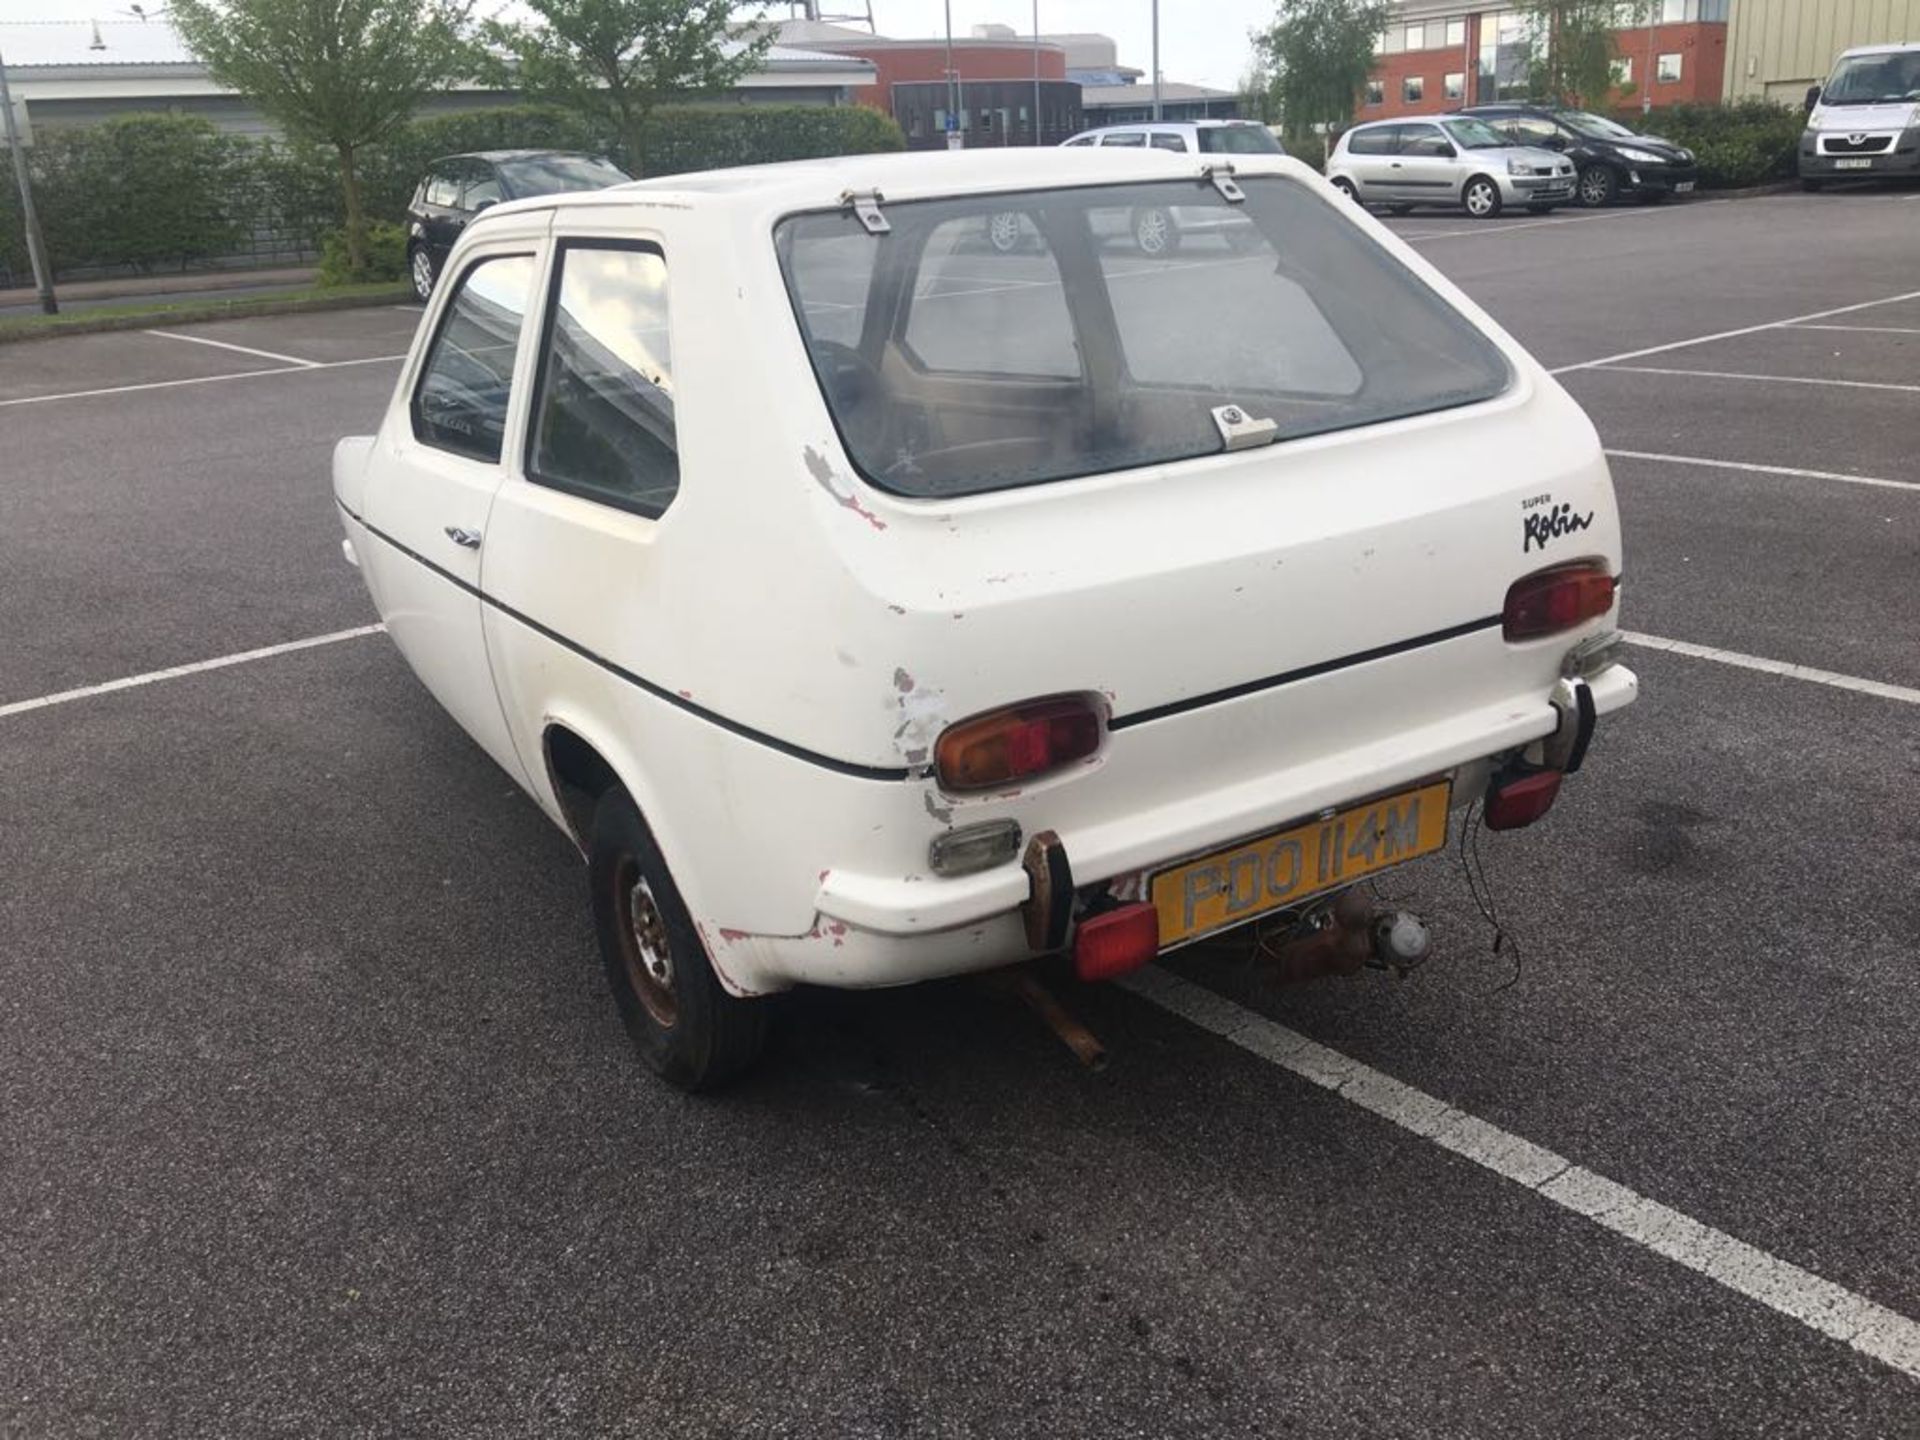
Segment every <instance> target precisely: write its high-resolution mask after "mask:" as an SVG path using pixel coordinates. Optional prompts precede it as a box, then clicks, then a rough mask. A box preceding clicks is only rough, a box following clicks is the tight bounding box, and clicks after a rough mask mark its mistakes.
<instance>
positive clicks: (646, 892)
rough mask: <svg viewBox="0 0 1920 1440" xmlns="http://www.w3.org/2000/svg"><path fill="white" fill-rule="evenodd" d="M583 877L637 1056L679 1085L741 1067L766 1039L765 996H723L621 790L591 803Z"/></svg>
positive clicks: (704, 1081) (649, 838)
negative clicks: (590, 825) (761, 998)
mask: <svg viewBox="0 0 1920 1440" xmlns="http://www.w3.org/2000/svg"><path fill="white" fill-rule="evenodd" d="M587 883H588V887H589V891H590V894H591V898H592V902H593V925H594V929H595V931H596V932H597V933H598V936H599V940H600V958H601V962H602V964H603V965H604V966H605V968H606V972H607V983H608V985H609V986H610V987H611V989H612V991H613V1000H614V1004H615V1006H616V1007H618V1009H619V1011H620V1018H621V1020H622V1021H623V1022H625V1024H626V1027H627V1034H628V1035H629V1036H630V1037H632V1040H633V1046H634V1049H636V1050H637V1051H639V1052H640V1058H641V1059H643V1060H644V1061H646V1062H647V1064H648V1065H649V1066H651V1067H652V1069H653V1070H654V1071H655V1073H657V1074H658V1075H659V1076H660V1077H661V1078H662V1079H664V1080H666V1081H667V1082H668V1083H669V1084H671V1085H675V1086H678V1087H679V1088H680V1089H682V1090H708V1089H712V1088H713V1087H714V1086H716V1085H719V1084H721V1083H723V1082H724V1081H726V1080H728V1079H731V1078H732V1077H733V1076H735V1075H737V1074H739V1073H740V1072H741V1071H742V1070H744V1069H746V1068H747V1067H748V1066H749V1065H751V1064H752V1063H753V1061H754V1060H755V1059H756V1058H757V1057H758V1055H759V1054H760V1050H761V1047H762V1046H763V1045H764V1044H765V1043H766V1034H767V1010H766V1002H765V1001H764V1000H742V999H740V998H738V997H737V996H733V995H729V994H728V993H727V992H726V990H725V989H724V988H723V987H722V986H721V984H720V980H719V977H718V976H716V975H715V974H714V972H713V966H712V964H711V963H710V962H709V961H708V959H707V952H706V946H705V945H704V944H703V943H702V941H701V938H700V934H699V932H698V931H697V930H696V929H695V928H694V924H693V920H692V917H690V916H689V915H688V914H687V907H686V903H685V902H684V901H682V900H681V898H680V891H679V889H678V887H676V886H675V885H674V883H673V876H672V875H671V874H669V873H668V871H667V865H666V861H665V860H664V859H662V858H661V855H660V849H659V847H658V846H657V845H656V844H654V840H653V835H652V833H651V832H650V831H649V830H648V829H647V825H646V822H645V821H644V820H642V819H641V818H640V812H639V810H638V809H636V808H635V806H634V803H633V801H632V799H631V798H629V796H628V795H627V792H626V791H624V790H622V789H621V788H620V787H619V786H617V785H616V786H613V787H612V788H610V789H609V790H608V791H607V792H606V793H605V794H604V795H602V796H601V797H600V802H599V804H598V805H596V806H595V807H594V812H593V830H592V833H591V835H590V837H589V840H588V845H587Z"/></svg>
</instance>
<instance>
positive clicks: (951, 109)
mask: <svg viewBox="0 0 1920 1440" xmlns="http://www.w3.org/2000/svg"><path fill="white" fill-rule="evenodd" d="M965 143H966V142H965V140H964V138H963V137H962V136H961V134H960V74H959V72H958V71H957V70H955V69H954V68H953V0H947V148H948V149H949V150H958V149H959V148H960V147H961V146H962V145H963V144H965Z"/></svg>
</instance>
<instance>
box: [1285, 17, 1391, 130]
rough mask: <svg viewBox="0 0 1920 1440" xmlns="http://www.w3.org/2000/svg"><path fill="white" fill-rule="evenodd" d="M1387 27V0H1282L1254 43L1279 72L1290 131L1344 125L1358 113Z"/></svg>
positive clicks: (1336, 127) (1331, 127)
mask: <svg viewBox="0 0 1920 1440" xmlns="http://www.w3.org/2000/svg"><path fill="white" fill-rule="evenodd" d="M1386 28H1387V4H1386V0H1280V7H1279V10H1278V11H1277V12H1276V14H1275V15H1274V18H1273V24H1272V25H1270V26H1268V27H1267V29H1266V30H1265V31H1262V32H1259V33H1257V34H1256V35H1255V36H1254V46H1255V49H1256V50H1257V51H1258V53H1259V56H1260V60H1261V62H1262V63H1264V64H1265V65H1266V66H1267V68H1268V69H1270V70H1271V71H1272V72H1273V96H1274V99H1275V101H1277V102H1278V105H1279V109H1280V114H1281V117H1282V119H1283V121H1284V122H1285V124H1286V127H1287V130H1288V132H1289V133H1291V134H1296V135H1299V134H1305V133H1308V132H1310V131H1312V130H1313V129H1315V128H1316V127H1320V126H1324V127H1326V128H1328V129H1329V130H1332V129H1338V128H1340V127H1342V126H1344V125H1345V124H1346V123H1347V122H1348V121H1349V120H1351V119H1352V118H1353V107H1354V102H1355V101H1357V100H1358V99H1359V97H1360V90H1361V87H1362V86H1364V85H1365V84H1366V83H1367V77H1368V75H1370V74H1372V72H1373V66H1374V58H1375V50H1376V48H1377V46H1378V44H1379V40H1380V35H1381V33H1382V32H1383V31H1384V30H1385V29H1386Z"/></svg>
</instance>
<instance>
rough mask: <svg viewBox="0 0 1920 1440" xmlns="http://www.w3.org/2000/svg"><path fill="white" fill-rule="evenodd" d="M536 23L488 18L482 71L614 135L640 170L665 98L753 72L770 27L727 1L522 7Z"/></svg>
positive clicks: (541, 2) (547, 1)
mask: <svg viewBox="0 0 1920 1440" xmlns="http://www.w3.org/2000/svg"><path fill="white" fill-rule="evenodd" d="M525 8H527V9H529V10H532V11H533V12H534V14H535V15H537V16H538V17H539V20H538V22H536V23H533V24H525V23H515V22H509V21H501V20H490V21H488V22H487V24H486V26H485V27H484V30H483V33H484V35H485V38H486V41H487V43H488V45H489V46H490V47H492V49H493V50H494V51H495V54H494V56H493V58H492V60H491V62H490V63H489V64H488V66H487V67H486V70H485V73H486V74H487V76H488V78H489V79H491V80H493V81H494V83H496V84H500V85H503V86H508V87H511V88H513V89H517V90H519V91H521V92H522V93H523V94H525V95H526V97H527V98H528V99H529V100H534V101H544V102H546V103H549V104H554V105H560V106H563V107H564V108H566V109H568V110H571V111H573V112H574V113H576V114H578V115H581V116H583V117H585V118H587V119H588V120H590V121H592V122H594V123H595V124H596V126H597V127H598V128H601V129H603V130H605V131H607V132H609V133H612V134H616V135H618V136H619V137H620V142H621V145H622V147H623V148H624V149H625V151H626V160H627V163H628V165H629V167H630V168H632V169H633V170H634V171H635V172H636V173H641V174H644V173H645V169H646V128H647V119H648V117H649V116H651V115H652V114H653V111H654V109H655V107H656V106H658V105H659V104H660V102H661V101H662V100H665V99H667V98H668V97H669V96H673V95H681V94H686V93H690V92H700V91H714V90H724V89H726V88H728V87H729V86H731V85H732V84H733V83H734V82H735V81H736V80H738V79H739V78H740V77H741V76H742V75H746V74H750V73H751V72H752V71H754V70H755V69H757V68H759V65H760V61H761V58H762V57H763V56H764V55H765V54H766V52H767V49H768V47H769V46H771V45H772V44H773V32H772V30H771V29H764V30H761V31H758V32H757V33H755V32H750V31H748V30H746V29H743V28H741V27H739V26H737V25H736V24H735V23H734V21H733V19H732V12H733V10H734V8H735V6H734V4H733V3H732V0H525Z"/></svg>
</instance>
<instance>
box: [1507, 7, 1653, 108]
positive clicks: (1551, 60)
mask: <svg viewBox="0 0 1920 1440" xmlns="http://www.w3.org/2000/svg"><path fill="white" fill-rule="evenodd" d="M1642 9H1643V7H1642V6H1641V5H1640V4H1639V3H1638V0H1634V3H1628V4H1621V3H1618V0H1526V4H1525V6H1524V10H1525V13H1526V16H1527V19H1528V21H1529V22H1530V34H1531V40H1530V44H1531V46H1532V53H1531V54H1530V55H1529V56H1528V64H1527V86H1528V89H1529V90H1531V91H1532V93H1533V94H1534V95H1535V96H1536V97H1538V98H1541V99H1547V100H1555V101H1558V102H1559V103H1561V104H1563V105H1599V104H1602V103H1604V102H1605V100H1606V97H1607V92H1608V91H1609V90H1611V89H1612V88H1613V62H1614V59H1615V58H1616V56H1617V54H1618V50H1617V47H1616V44H1615V41H1614V30H1615V29H1616V28H1617V27H1618V26H1620V25H1622V24H1631V23H1632V12H1634V11H1636V10H1642Z"/></svg>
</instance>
